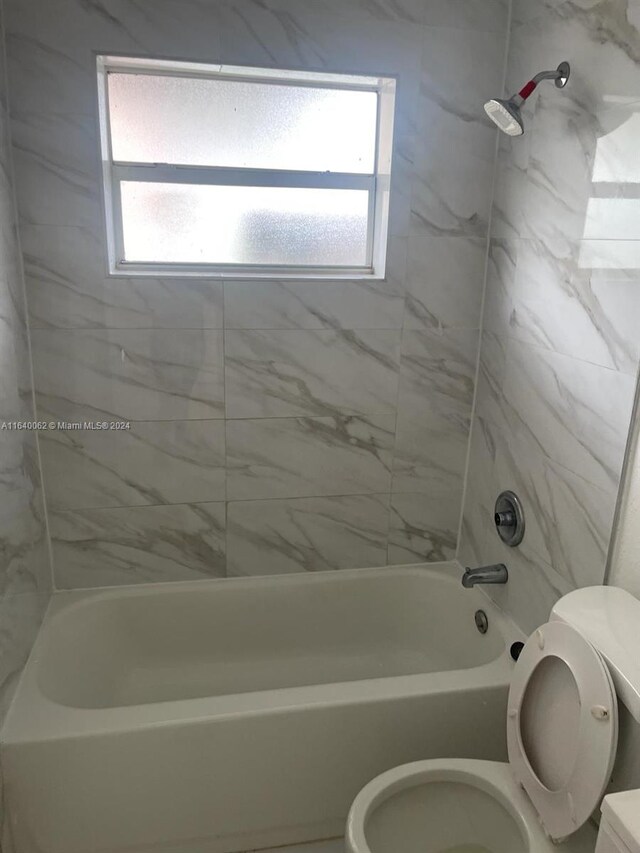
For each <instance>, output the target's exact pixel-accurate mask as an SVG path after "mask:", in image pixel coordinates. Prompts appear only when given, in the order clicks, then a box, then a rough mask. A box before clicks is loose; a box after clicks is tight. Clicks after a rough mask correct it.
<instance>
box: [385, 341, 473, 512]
mask: <svg viewBox="0 0 640 853" xmlns="http://www.w3.org/2000/svg"><path fill="white" fill-rule="evenodd" d="M477 350H478V334H477V332H473V331H471V332H467V331H453V330H451V331H447V332H445V333H444V334H438V333H434V332H421V331H405V332H404V334H403V345H402V366H401V376H400V393H399V396H398V421H397V429H396V444H395V453H394V463H393V487H392V488H393V491H394V492H420V493H423V494H434V492H437V493H438V494H448V495H449V496H454V495H455V496H457V497H458V499H459V497H460V495H461V492H462V482H463V477H464V468H465V463H466V457H467V445H468V440H469V429H470V423H471V407H472V404H473V388H474V377H475V372H476V360H477Z"/></svg>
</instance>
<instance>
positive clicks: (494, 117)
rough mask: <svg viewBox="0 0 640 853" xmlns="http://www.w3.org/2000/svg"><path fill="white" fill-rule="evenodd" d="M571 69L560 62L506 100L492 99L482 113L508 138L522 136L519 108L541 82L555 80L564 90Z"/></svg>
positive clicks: (522, 124) (522, 122)
mask: <svg viewBox="0 0 640 853" xmlns="http://www.w3.org/2000/svg"><path fill="white" fill-rule="evenodd" d="M570 73H571V68H570V67H569V63H568V62H561V63H560V65H558V67H557V68H556V70H555V71H542V72H541V73H540V74H536V76H535V77H534V78H533V79H532V80H529V82H528V83H527V84H526V86H523V88H522V89H520V91H519V92H518V93H517V94H515V95H512V96H511V97H510V98H509V99H507V100H502V99H501V98H494V99H492V100H490V101H487V103H486V104H485V105H484V111H485V112H486V114H487V115H488V116H489V118H490V119H491V121H492V122H493V123H494V124H496V125H497V126H498V127H499V128H500V130H501V131H502V132H503V133H506V134H507V135H508V136H522V134H523V133H524V121H523V119H522V114H521V112H520V107H521V106H522V105H523V104H524V102H525V101H526V100H527V98H528V97H529V96H530V95H531V94H533V92H534V91H535V89H536V88H537V86H538V83H540V81H541V80H555V84H556V86H557V87H558V89H564V87H565V86H566V85H567V80H568V79H569V74H570Z"/></svg>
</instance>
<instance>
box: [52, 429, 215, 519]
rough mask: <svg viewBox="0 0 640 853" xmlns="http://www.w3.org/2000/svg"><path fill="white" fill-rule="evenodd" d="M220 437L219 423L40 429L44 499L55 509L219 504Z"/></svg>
mask: <svg viewBox="0 0 640 853" xmlns="http://www.w3.org/2000/svg"><path fill="white" fill-rule="evenodd" d="M224 438H225V430H224V423H223V422H222V421H221V420H218V421H208V420H201V421H157V422H154V421H150V422H146V423H145V422H139V421H134V422H132V423H131V426H130V429H128V430H118V431H106V432H103V431H93V430H69V431H63V430H55V431H43V432H41V434H40V449H41V455H42V466H43V472H44V477H45V481H46V486H47V499H48V501H49V504H50V506H51V507H52V508H53V509H58V510H60V509H88V508H90V507H112V506H136V505H145V504H164V503H166V504H179V503H196V502H198V503H200V502H208V501H223V500H224V499H225V494H226V493H225V445H224Z"/></svg>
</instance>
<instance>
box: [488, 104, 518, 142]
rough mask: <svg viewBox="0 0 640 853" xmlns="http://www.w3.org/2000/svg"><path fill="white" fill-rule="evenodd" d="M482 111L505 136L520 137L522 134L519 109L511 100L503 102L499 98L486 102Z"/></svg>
mask: <svg viewBox="0 0 640 853" xmlns="http://www.w3.org/2000/svg"><path fill="white" fill-rule="evenodd" d="M484 111H485V113H486V114H487V115H488V116H489V118H490V119H491V121H492V122H494V124H497V126H498V127H499V128H500V130H501V131H502V132H503V133H506V134H507V136H522V134H523V133H524V122H523V120H522V115H521V114H520V107H519V106H518V104H516V103H515V102H514V100H513V98H509V100H508V101H503V100H502V99H501V98H494V99H493V100H491V101H487V103H486V104H485V105H484Z"/></svg>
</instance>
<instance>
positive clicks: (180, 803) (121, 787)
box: [1, 563, 522, 853]
mask: <svg viewBox="0 0 640 853" xmlns="http://www.w3.org/2000/svg"><path fill="white" fill-rule="evenodd" d="M461 572H462V570H461V569H460V567H459V566H458V565H456V564H453V563H451V564H439V565H433V564H432V565H430V566H423V565H418V566H394V567H388V568H382V569H355V570H348V571H340V572H326V573H319V574H315V575H307V574H300V575H282V576H278V577H259V578H257V577H256V578H240V579H228V580H212V581H203V582H196V583H177V584H162V585H154V586H152V587H146V586H144V587H127V588H115V589H111V590H106V591H98V592H95V591H93V592H86V591H85V592H73V593H59V594H56V595H55V596H54V598H53V600H52V602H51V605H50V607H49V610H48V612H47V616H46V618H45V621H44V623H43V626H42V629H41V631H40V634H39V636H38V639H37V641H36V643H35V646H34V649H33V652H32V655H31V657H30V659H29V662H28V663H27V666H26V668H25V671H24V674H23V676H22V679H21V681H20V684H19V686H18V690H17V693H16V696H15V699H14V702H13V704H12V707H11V709H10V712H9V715H8V717H7V720H6V723H5V726H4V728H3V731H2V744H1V762H2V772H3V779H4V786H5V805H6V808H7V814H8V816H9V821H8V823H9V828H10V832H11V834H12V841H13V846H14V848H15V853H125V851H126V853H134V851H135V853H142V851H146V853H149V851H156V850H157V851H162V853H231V851H246V850H253V849H258V848H267V847H274V846H279V845H286V844H293V843H296V842H304V841H309V840H314V839H320V838H330V837H335V836H338V835H341V834H342V832H343V825H344V821H345V818H346V816H347V812H348V810H349V806H350V804H351V801H352V800H353V798H354V796H355V795H356V793H357V792H358V791H359V790H360V788H361V787H362V786H363V785H364V784H365V782H367V781H368V780H370V779H371V778H373V777H374V776H376V775H377V774H379V773H381V772H382V771H383V770H387V769H389V768H391V767H393V766H395V765H397V764H401V763H403V762H407V761H413V760H417V759H421V758H435V757H444V756H454V757H462V756H469V757H473V758H486V759H495V760H504V759H505V755H506V751H505V741H504V717H505V704H506V696H507V690H508V683H509V678H510V673H511V668H512V661H511V658H510V655H509V646H510V644H511V643H512V642H513V641H514V640H518V639H522V637H521V635H520V634H519V632H518V630H517V629H516V628H515V627H514V626H513V624H512V623H510V622H508V621H507V620H506V619H505V617H504V616H503V615H501V614H500V613H499V611H497V610H496V609H495V608H494V607H493V606H492V605H491V603H490V601H489V599H488V598H487V597H486V596H485V595H484V594H483V593H482V592H481V591H478V590H465V589H463V588H462V586H461V584H460V576H461ZM479 608H482V609H483V610H484V611H485V612H486V614H487V616H488V619H489V630H488V632H487V633H486V634H484V635H483V634H480V633H479V632H478V630H477V628H476V626H475V623H474V613H475V611H476V610H477V609H479Z"/></svg>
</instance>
